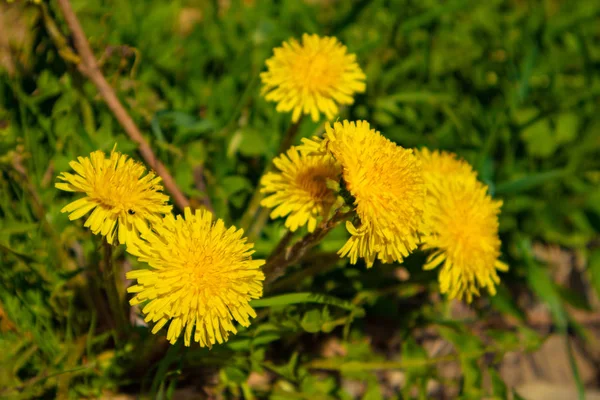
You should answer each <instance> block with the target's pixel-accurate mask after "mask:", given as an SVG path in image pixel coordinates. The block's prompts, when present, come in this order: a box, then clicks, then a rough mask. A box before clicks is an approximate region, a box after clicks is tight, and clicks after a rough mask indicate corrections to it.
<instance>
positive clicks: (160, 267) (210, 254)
mask: <svg viewBox="0 0 600 400" xmlns="http://www.w3.org/2000/svg"><path fill="white" fill-rule="evenodd" d="M70 166H71V168H73V170H74V171H75V172H76V174H71V173H66V172H63V173H62V174H61V175H60V176H59V180H60V182H58V183H56V187H57V188H58V189H61V190H66V191H70V192H79V193H83V194H84V196H83V197H82V198H80V199H78V200H76V201H74V202H72V203H70V204H68V205H67V206H65V207H64V208H63V209H62V210H61V211H62V212H67V213H70V214H69V219H71V220H75V219H78V218H81V217H83V216H85V215H87V214H89V216H88V217H87V220H86V222H85V224H84V226H85V227H89V228H90V230H91V231H92V232H93V233H94V234H97V235H98V234H100V235H102V236H103V237H104V238H105V240H106V241H107V242H108V244H112V243H114V242H115V239H116V241H117V242H118V243H119V244H124V245H126V248H127V252H129V253H130V254H132V255H134V256H136V257H138V258H139V260H140V261H142V262H144V263H147V264H148V266H149V268H148V269H141V270H134V271H130V272H128V273H127V278H128V279H132V280H135V281H137V284H135V285H133V286H131V287H130V288H129V289H128V292H129V293H135V296H134V297H133V299H131V301H130V304H131V305H137V304H140V305H143V308H142V313H143V314H145V316H146V317H145V320H146V322H152V323H153V324H154V327H153V329H152V332H153V333H156V332H158V331H159V330H160V329H161V328H162V327H164V326H165V325H166V324H167V323H169V327H168V330H167V339H168V340H169V341H170V342H171V343H175V342H176V341H177V339H178V338H179V336H180V335H181V333H182V332H183V337H184V344H185V345H186V346H189V345H190V343H191V340H192V338H193V340H194V341H195V342H198V343H199V344H200V346H208V347H211V346H212V345H213V344H215V343H223V342H224V341H226V340H227V339H228V337H229V333H230V332H233V333H236V328H235V326H234V324H233V321H237V322H238V323H239V324H241V325H242V326H249V325H250V318H251V317H256V313H255V312H254V310H253V309H252V307H251V306H250V304H249V301H250V300H251V299H257V298H260V297H261V296H262V290H263V285H262V281H263V280H264V275H263V273H262V272H261V270H260V267H261V265H263V264H264V261H263V260H253V259H252V257H251V256H252V253H253V251H252V247H253V245H252V244H249V243H247V242H246V239H245V238H243V237H242V236H243V231H241V230H238V229H236V228H235V227H231V228H227V227H225V224H224V222H223V221H222V220H220V219H218V220H216V221H213V216H212V214H211V213H210V212H208V211H205V210H196V211H195V212H192V210H190V209H189V208H186V209H185V210H184V216H183V217H182V216H181V215H179V216H177V217H174V216H173V215H172V214H171V206H170V205H168V204H167V201H168V196H166V195H165V194H163V193H162V189H163V188H162V186H161V185H160V182H161V178H160V177H157V176H156V175H155V174H154V173H152V172H150V173H148V172H147V170H146V167H144V165H143V164H141V163H139V162H136V161H134V160H132V159H131V158H129V157H127V156H126V155H124V154H120V153H119V152H117V151H115V150H113V151H112V153H111V154H110V157H106V155H105V154H104V153H103V152H101V151H95V152H93V153H92V154H90V156H89V157H79V158H78V160H77V161H72V162H71V163H70ZM192 334H193V335H192Z"/></svg>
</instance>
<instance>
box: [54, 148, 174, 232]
mask: <svg viewBox="0 0 600 400" xmlns="http://www.w3.org/2000/svg"><path fill="white" fill-rule="evenodd" d="M69 165H70V166H71V168H73V170H74V171H75V172H76V173H75V174H71V173H68V172H63V173H61V174H60V175H59V176H58V179H60V180H61V181H62V182H57V183H56V187H57V188H58V189H60V190H65V191H68V192H79V193H84V194H85V197H82V198H81V199H79V200H76V201H74V202H72V203H70V204H68V205H67V206H65V207H64V208H63V209H62V210H61V212H67V213H70V214H69V219H70V220H76V219H78V218H81V217H83V216H84V215H86V214H88V213H89V212H90V211H91V214H90V216H89V217H88V218H87V220H86V222H85V225H84V226H85V227H89V228H90V229H91V230H92V232H93V233H94V234H96V235H97V234H101V235H102V236H105V237H106V240H107V242H108V243H111V244H112V243H113V241H114V238H115V236H116V237H117V240H118V242H119V243H121V244H125V243H129V242H131V241H133V240H135V239H137V238H138V237H139V235H140V233H143V232H145V231H147V230H148V226H149V224H152V223H155V222H157V221H160V219H161V218H162V217H163V215H165V214H167V213H169V212H171V208H172V207H171V206H170V205H168V204H167V201H168V200H169V197H168V196H167V195H165V194H164V193H162V192H161V191H162V186H161V185H160V181H161V178H160V177H159V176H156V175H155V174H154V173H153V172H147V170H146V167H145V166H144V165H143V164H141V163H139V162H137V161H135V160H133V159H131V158H129V157H128V156H126V155H124V154H121V153H119V152H117V151H114V150H113V151H112V153H111V154H110V157H108V158H107V157H106V155H105V154H104V152H102V151H95V152H93V153H91V154H90V156H89V157H78V159H77V161H71V162H70V163H69Z"/></svg>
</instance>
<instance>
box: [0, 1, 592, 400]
mask: <svg viewBox="0 0 600 400" xmlns="http://www.w3.org/2000/svg"><path fill="white" fill-rule="evenodd" d="M43 3H44V4H45V5H46V6H47V12H48V16H49V17H50V18H52V19H54V20H55V21H56V22H57V26H58V27H59V29H61V30H62V32H63V33H64V34H67V32H68V31H67V30H66V25H65V23H64V20H63V19H62V16H61V13H60V11H59V8H58V7H57V4H56V2H55V1H53V0H51V1H43ZM72 4H73V7H74V9H75V11H76V12H77V14H78V16H79V18H80V20H81V23H82V25H83V28H84V30H85V33H86V35H87V37H88V38H89V41H90V44H91V46H92V48H93V50H94V52H95V54H96V56H97V58H98V59H99V60H100V64H101V69H102V71H103V73H104V74H105V76H106V77H107V79H108V81H109V83H110V84H111V86H112V87H113V88H114V89H115V90H116V92H117V93H118V96H119V98H120V100H121V101H122V102H123V104H124V105H125V107H126V108H127V110H128V111H129V112H130V114H131V116H132V118H133V119H134V121H135V122H136V123H137V124H138V125H139V127H140V128H141V129H142V131H143V132H144V134H145V137H146V138H147V139H148V140H149V141H150V143H151V146H152V148H153V149H154V150H155V152H156V154H157V156H158V157H159V158H160V159H161V160H162V161H163V162H164V163H165V165H166V166H167V168H168V169H169V170H170V171H171V172H172V174H173V175H174V177H175V179H176V181H177V184H178V185H179V187H180V188H181V189H182V190H183V191H184V193H185V194H186V195H187V196H189V197H190V198H191V199H192V204H193V205H194V206H199V204H200V203H201V199H202V197H203V196H204V195H205V194H207V195H208V197H209V198H210V201H211V203H212V206H213V208H214V210H215V214H216V215H218V216H219V217H220V218H223V219H224V220H225V221H226V222H227V223H228V224H237V225H239V224H240V223H241V220H242V216H243V215H244V211H245V210H246V208H247V207H248V203H249V201H250V199H251V197H252V194H253V193H254V191H255V190H256V188H257V185H258V180H259V178H260V176H261V174H262V172H263V171H264V170H265V168H266V167H267V166H268V163H269V162H270V160H271V159H272V158H273V157H274V156H276V155H277V151H278V148H279V145H280V142H281V140H282V137H283V135H284V133H285V132H286V130H287V129H288V127H289V125H290V122H289V120H290V116H289V115H285V114H279V113H277V112H276V111H275V106H274V105H273V104H272V103H268V102H267V101H265V100H264V99H263V98H262V97H261V95H260V79H259V74H260V72H261V71H263V70H264V62H265V60H266V59H267V58H268V57H269V56H270V55H271V54H272V49H273V48H274V47H275V46H278V45H280V44H281V42H282V41H283V40H286V39H288V38H290V37H299V36H300V35H301V34H302V33H304V32H309V33H313V32H314V33H319V34H323V35H335V36H337V37H339V39H340V40H341V41H342V42H343V43H344V44H345V45H347V46H348V48H349V50H350V51H351V52H354V53H356V55H357V60H358V63H359V64H360V65H361V67H362V68H363V69H364V71H365V73H366V75H367V91H366V93H365V94H363V95H360V96H357V98H356V101H355V103H354V104H353V105H352V106H350V107H346V108H344V109H343V110H342V112H341V115H340V120H343V119H346V118H348V119H351V120H356V119H367V120H369V121H370V122H371V124H372V125H373V126H374V127H376V128H377V129H378V130H380V131H382V133H383V134H384V135H386V136H387V137H389V138H390V139H391V140H393V141H395V142H397V143H398V144H400V145H402V146H404V147H420V146H428V147H430V148H438V149H444V150H449V151H453V152H456V153H457V154H459V155H460V156H461V157H463V158H465V159H466V160H468V161H469V162H470V163H471V164H472V165H473V166H474V167H475V168H476V170H477V171H478V173H479V177H480V178H481V180H483V181H484V182H485V183H487V184H488V185H489V187H490V191H491V192H492V194H493V195H494V196H495V197H497V198H500V199H502V200H503V202H504V205H503V208H502V214H501V217H500V231H501V239H502V242H503V246H502V249H503V257H502V258H503V260H504V261H505V262H507V264H509V266H510V271H509V272H508V273H506V274H501V279H502V283H501V285H500V287H499V288H498V294H497V295H496V296H495V297H493V298H490V296H488V295H487V293H484V294H483V296H482V298H481V299H480V300H477V301H476V302H475V303H474V304H473V305H471V306H470V307H471V309H472V310H473V311H474V312H475V313H476V318H475V320H467V319H463V318H455V319H453V318H451V315H450V313H449V311H448V310H449V306H450V303H449V302H448V301H447V300H446V299H444V298H440V297H439V295H438V292H439V288H438V287H437V281H436V277H437V275H436V271H422V270H421V265H422V260H423V257H424V255H423V254H420V253H416V254H414V255H412V256H411V257H409V258H408V259H407V260H406V261H405V263H404V265H403V266H402V268H404V269H405V272H408V273H409V275H410V280H409V281H408V282H405V281H404V280H402V279H399V278H398V272H399V270H398V268H399V266H398V265H380V264H376V265H375V266H374V267H373V268H372V269H369V270H367V269H366V268H365V267H364V265H362V264H359V265H357V266H351V265H347V262H346V261H345V260H338V258H337V257H336V256H335V254H333V257H332V254H331V252H335V251H336V250H337V249H339V248H340V245H341V243H343V242H344V241H345V239H346V236H345V235H346V233H345V231H344V230H343V229H335V230H334V231H332V232H331V234H330V235H329V236H327V238H326V239H324V240H323V241H322V243H320V245H319V246H318V247H317V248H315V249H314V250H313V251H312V253H310V254H309V256H308V257H307V258H306V259H305V260H304V261H303V262H301V263H299V264H298V265H294V266H292V267H291V268H290V269H289V271H288V272H287V275H286V276H285V277H283V278H281V279H280V281H277V282H276V283H275V284H274V285H273V286H272V288H271V289H268V290H270V292H268V293H266V294H265V297H264V298H263V299H260V300H256V301H254V302H253V303H252V305H253V307H254V308H256V310H257V313H258V317H257V318H256V319H255V320H253V323H252V324H251V326H250V327H249V328H242V327H240V329H239V332H238V334H237V335H234V336H232V337H231V339H230V340H229V341H228V342H227V343H225V344H223V345H216V346H214V347H213V349H212V350H208V349H200V348H197V347H192V348H190V349H187V348H184V347H183V345H182V343H181V342H178V343H177V344H176V345H174V346H169V345H168V344H167V343H166V342H165V340H164V336H165V333H164V332H159V333H158V335H152V334H151V333H150V332H149V330H148V328H147V327H145V326H143V325H142V324H141V323H140V321H137V324H136V326H133V327H131V328H130V331H129V332H127V336H126V338H125V339H124V338H122V337H120V336H119V333H118V332H117V331H116V330H115V329H114V326H113V325H112V321H111V318H110V312H109V311H108V310H107V309H106V308H103V304H106V301H105V299H104V298H103V297H102V296H103V291H102V288H101V287H100V284H99V283H98V282H99V279H100V278H99V277H98V276H96V275H95V274H96V272H95V271H96V270H97V268H96V267H97V266H98V265H99V263H100V251H99V247H100V241H99V240H98V238H97V237H94V236H93V235H91V233H90V232H89V231H88V230H86V229H84V228H83V224H82V223H80V222H76V223H72V222H70V221H69V220H68V219H67V217H66V216H65V215H64V214H61V213H60V210H61V208H62V207H63V206H64V205H66V204H67V203H68V202H69V198H70V197H69V196H68V194H65V193H59V192H58V191H57V190H55V189H54V182H55V176H56V175H57V174H58V173H59V172H61V171H66V170H68V169H69V165H68V163H69V161H70V160H73V159H75V158H77V157H78V156H82V155H87V154H89V153H90V152H91V151H93V150H97V149H100V150H104V151H110V150H111V149H112V148H113V146H114V145H115V143H116V144H117V148H118V149H119V151H121V152H124V153H128V154H131V155H132V156H134V157H136V158H139V154H138V153H137V151H136V144H135V143H134V142H133V141H131V140H130V139H129V138H128V137H127V135H126V134H125V132H124V131H123V129H122V128H121V126H120V125H119V124H118V122H117V121H116V120H115V118H114V116H113V114H112V112H111V110H110V109H109V108H108V107H107V105H106V104H105V103H104V102H103V101H102V99H101V98H100V97H99V96H98V93H97V90H96V89H95V87H94V85H93V84H92V83H91V82H89V81H87V80H86V79H85V78H84V77H83V76H82V75H81V74H80V73H79V72H78V71H77V68H76V66H75V65H73V64H72V63H71V62H69V61H65V58H64V54H61V53H60V52H59V50H58V48H57V44H56V42H55V41H53V39H52V37H51V35H50V33H49V30H48V26H47V24H46V23H45V22H44V18H43V15H42V12H41V10H42V9H41V8H40V6H38V5H35V4H30V3H26V2H19V1H17V2H16V3H15V4H12V5H10V10H11V12H14V13H15V14H11V16H12V15H16V16H17V17H15V19H14V20H15V22H14V26H11V28H10V30H11V32H13V33H12V34H10V35H9V34H8V33H7V32H6V31H5V29H6V28H3V26H2V24H0V60H2V61H0V263H1V267H0V397H2V398H4V397H9V398H33V397H59V398H82V397H94V398H95V397H100V396H102V395H105V394H106V393H118V392H130V393H144V394H145V395H148V396H151V397H158V398H174V397H176V396H175V393H176V391H177V390H181V389H184V388H192V389H194V390H198V392H200V391H204V392H209V393H210V392H215V393H224V394H225V395H226V396H228V397H231V398H238V397H244V398H246V399H253V398H272V399H284V398H285V399H289V398H299V399H301V398H312V399H330V398H331V399H333V398H356V397H361V398H363V399H379V398H382V397H384V396H385V394H384V393H383V389H382V384H381V382H380V379H381V377H380V376H379V375H378V372H380V371H388V370H401V371H403V372H404V374H405V384H404V386H403V387H402V388H396V392H397V398H411V397H415V396H417V397H420V398H427V396H428V392H427V382H428V381H430V380H436V379H438V378H440V377H439V376H438V374H437V370H436V367H437V366H438V365H439V364H440V363H442V362H447V361H456V362H458V364H459V365H460V368H461V379H460V382H454V384H455V386H457V387H458V388H459V389H458V390H459V395H460V396H462V397H463V398H482V397H484V396H487V395H490V396H493V398H507V396H508V393H509V392H510V391H511V388H508V387H507V386H506V385H505V384H504V382H503V381H502V379H501V377H500V375H499V374H498V373H497V372H496V371H495V370H494V365H495V363H498V362H500V361H501V360H502V356H503V355H504V354H505V353H506V352H508V351H534V350H536V349H537V348H539V346H540V345H541V343H542V341H543V337H542V336H541V335H540V334H539V333H538V332H536V331H535V330H534V329H533V328H532V327H528V326H527V324H528V320H527V312H526V311H527V310H525V309H523V308H522V307H523V303H522V302H518V301H517V299H519V298H522V297H523V296H525V297H526V298H533V299H536V301H539V302H541V303H544V304H546V306H547V307H548V308H549V310H550V312H551V316H552V324H553V326H554V327H556V328H557V331H558V332H559V333H561V334H564V335H565V337H566V335H567V334H568V332H569V328H572V331H574V332H575V333H576V334H577V335H579V336H580V337H582V338H585V337H587V336H586V332H585V329H583V328H581V327H579V326H578V325H577V324H576V323H575V322H574V321H573V318H572V317H571V315H570V314H569V310H570V308H569V307H572V306H574V307H577V308H580V309H586V308H587V309H589V307H590V306H589V304H590V303H591V302H590V299H589V298H587V297H586V296H585V295H581V294H577V293H573V291H569V289H568V288H564V287H562V286H561V285H560V284H558V283H557V282H555V281H554V278H553V275H552V270H551V268H550V266H548V265H545V264H544V262H543V260H540V259H538V258H536V255H535V254H534V251H533V244H535V243H546V244H554V245H558V246H561V247H563V248H565V249H568V250H569V251H570V252H572V253H573V254H579V255H581V256H582V257H584V258H585V259H586V260H588V261H587V269H586V271H585V273H586V275H585V276H584V277H583V279H584V281H585V282H589V283H590V285H591V287H593V288H594V290H595V291H596V295H597V296H598V295H600V252H599V250H598V240H597V239H598V232H599V231H600V157H599V156H600V141H599V140H598V138H599V135H598V132H600V114H599V113H598V112H597V108H598V104H599V101H600V73H599V68H598V65H599V62H600V40H598V38H599V37H600V2H597V1H591V0H590V1H585V0H581V1H575V2H558V1H545V2H541V1H534V0H530V1H519V2H510V1H502V0H493V1H484V2H481V1H474V0H451V1H436V0H427V1H422V2H413V1H408V0H390V1H383V0H375V1H370V2H369V1H363V0H358V1H352V2H350V1H324V2H314V1H285V2H270V1H263V0H254V1H241V0H233V1H231V2H227V1H224V2H209V1H205V0H189V1H183V0H175V1H157V0H146V1H133V2H120V1H101V0H85V1H84V0H73V1H72ZM8 10H9V6H8V5H7V4H6V3H0V17H2V16H3V15H4V14H5V13H7V12H8ZM0 22H1V20H0ZM2 37H7V38H8V39H7V42H6V43H10V46H9V45H6V46H4V42H2V40H4V39H2ZM69 43H70V42H69ZM3 60H7V61H6V63H5V61H3ZM321 131H322V124H319V123H313V122H312V121H309V120H304V121H303V123H302V125H301V127H300V131H299V134H298V136H299V137H308V136H312V135H315V134H318V133H320V132H321ZM299 137H297V138H296V141H295V142H296V143H299V140H300V139H299ZM198 171H200V172H199V174H200V175H199V176H201V177H202V178H203V179H199V178H198ZM200 182H203V184H200ZM265 219H266V217H265ZM261 224H262V225H261ZM263 225H264V228H262V229H256V230H255V231H250V232H248V234H249V235H250V237H251V238H252V240H253V241H254V242H255V243H256V246H255V248H256V250H257V254H256V255H257V256H259V257H266V256H268V254H269V253H270V251H271V250H272V249H273V248H274V247H275V245H276V244H277V242H278V241H279V239H280V238H281V236H282V234H283V228H282V223H281V221H271V222H268V223H267V222H266V221H262V222H259V221H257V222H256V224H255V226H258V227H259V228H261V227H262V226H263ZM302 233H304V232H302ZM116 262H117V263H118V264H119V265H120V266H121V267H124V266H126V267H130V264H131V263H134V264H135V263H136V261H135V260H133V259H132V258H131V257H126V256H125V255H124V254H117V257H116ZM124 284H125V283H124ZM122 300H123V301H124V300H125V299H122ZM498 318H500V320H501V321H507V320H509V319H510V321H512V322H511V324H510V326H508V325H502V329H492V328H489V327H490V326H493V324H492V321H497V320H498ZM488 322H490V323H489V324H488ZM475 325H476V326H477V327H478V329H477V330H475V329H474V326H475ZM377 331H383V332H384V333H383V334H381V333H380V334H379V336H383V337H384V339H381V338H379V337H378V336H377V334H376V332H377ZM424 332H428V333H429V334H434V335H436V337H438V338H441V339H440V340H445V341H446V342H448V343H451V344H452V348H453V351H452V353H451V354H449V355H445V356H437V355H432V354H431V353H430V352H429V350H426V347H425V345H424V343H423V341H424V337H425V336H426V335H425V334H424ZM394 338H396V339H397V340H393V339H394ZM566 343H567V348H568V350H569V354H571V349H570V345H569V344H568V341H566ZM333 344H335V346H334V345H333ZM327 346H329V347H333V349H334V350H331V349H329V350H326V348H327ZM386 346H387V347H386ZM486 355H492V356H493V357H492V358H493V360H494V361H493V363H491V362H490V360H489V358H490V357H486ZM570 357H571V361H572V366H573V371H574V376H575V378H576V381H577V383H578V384H579V389H580V394H581V393H582V390H583V386H582V384H581V380H580V378H579V376H578V372H577V367H576V364H575V363H574V361H573V357H572V355H570ZM332 371H333V372H332ZM486 371H487V374H488V375H489V377H490V379H489V380H490V381H491V384H490V385H488V386H486V385H485V379H484V374H485V373H486ZM265 377H266V378H265ZM261 379H262V380H261ZM350 381H353V382H356V381H358V382H359V383H360V384H361V385H363V386H361V388H362V389H361V390H360V391H358V393H350V392H349V390H348V387H346V386H344V382H350ZM514 398H517V397H514Z"/></svg>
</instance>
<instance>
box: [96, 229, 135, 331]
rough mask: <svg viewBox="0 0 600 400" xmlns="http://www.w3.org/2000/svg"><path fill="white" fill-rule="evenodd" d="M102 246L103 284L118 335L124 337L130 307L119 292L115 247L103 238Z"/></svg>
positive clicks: (127, 325)
mask: <svg viewBox="0 0 600 400" xmlns="http://www.w3.org/2000/svg"><path fill="white" fill-rule="evenodd" d="M102 248H103V250H104V265H103V268H102V280H103V286H104V290H105V292H106V296H107V297H108V305H109V307H110V310H111V313H112V315H113V318H114V323H115V325H116V326H115V328H116V331H117V337H122V335H123V334H124V333H125V332H126V331H127V329H128V327H129V318H128V317H127V308H128V307H126V305H125V304H126V303H125V302H124V298H122V296H120V294H119V289H118V288H119V285H118V283H117V280H118V279H119V274H118V273H116V265H115V264H114V263H113V247H112V245H111V244H109V243H108V242H107V241H106V240H103V241H102Z"/></svg>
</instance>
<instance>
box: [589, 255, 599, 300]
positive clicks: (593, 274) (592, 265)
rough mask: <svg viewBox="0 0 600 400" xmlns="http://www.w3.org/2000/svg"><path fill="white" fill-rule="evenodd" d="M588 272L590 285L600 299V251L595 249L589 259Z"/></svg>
mask: <svg viewBox="0 0 600 400" xmlns="http://www.w3.org/2000/svg"><path fill="white" fill-rule="evenodd" d="M588 271H589V276H590V283H591V284H592V287H593V288H594V290H595V291H596V296H598V298H600V249H595V250H593V251H592V253H591V254H590V256H589V259H588Z"/></svg>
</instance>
